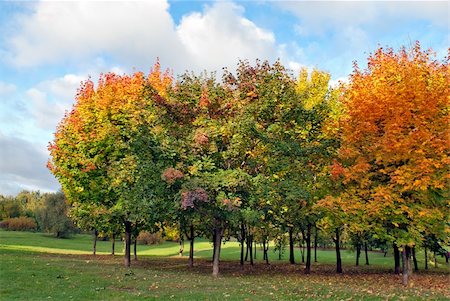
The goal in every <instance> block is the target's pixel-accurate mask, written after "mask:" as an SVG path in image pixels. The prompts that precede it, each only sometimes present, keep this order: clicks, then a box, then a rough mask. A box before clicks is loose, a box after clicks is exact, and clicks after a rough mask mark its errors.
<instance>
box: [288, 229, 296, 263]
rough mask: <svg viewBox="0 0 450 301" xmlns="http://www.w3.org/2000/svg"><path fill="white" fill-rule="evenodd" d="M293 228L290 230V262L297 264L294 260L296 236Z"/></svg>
mask: <svg viewBox="0 0 450 301" xmlns="http://www.w3.org/2000/svg"><path fill="white" fill-rule="evenodd" d="M292 232H293V230H292V228H289V262H290V263H291V264H295V259H294V235H293V233H292Z"/></svg>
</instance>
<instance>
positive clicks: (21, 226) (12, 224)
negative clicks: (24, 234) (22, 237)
mask: <svg viewBox="0 0 450 301" xmlns="http://www.w3.org/2000/svg"><path fill="white" fill-rule="evenodd" d="M0 228H3V229H6V230H12V231H36V229H37V224H36V221H35V220H34V219H33V218H30V217H25V216H20V217H14V218H8V219H6V220H4V221H2V222H0Z"/></svg>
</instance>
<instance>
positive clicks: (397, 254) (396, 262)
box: [393, 243, 400, 275]
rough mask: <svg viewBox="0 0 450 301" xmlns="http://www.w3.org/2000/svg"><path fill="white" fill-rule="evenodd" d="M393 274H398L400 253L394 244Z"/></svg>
mask: <svg viewBox="0 0 450 301" xmlns="http://www.w3.org/2000/svg"><path fill="white" fill-rule="evenodd" d="M393 247H394V273H395V274H397V275H398V274H400V252H399V250H398V247H397V245H396V244H395V243H394V244H393Z"/></svg>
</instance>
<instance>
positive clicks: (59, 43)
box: [2, 0, 277, 73]
mask: <svg viewBox="0 0 450 301" xmlns="http://www.w3.org/2000/svg"><path fill="white" fill-rule="evenodd" d="M168 9H169V4H168V3H167V1H166V0H155V1H131V2H125V1H120V2H99V1H74V2H48V1H41V2H38V3H36V4H35V6H34V8H33V11H32V13H31V14H28V15H20V16H18V17H17V18H16V24H9V26H10V27H11V30H10V31H11V32H13V33H14V35H12V36H10V37H9V38H7V39H6V43H5V45H4V46H3V48H4V49H3V51H2V52H4V53H5V55H6V59H7V61H8V62H9V63H10V64H12V65H13V66H16V67H32V66H41V65H46V64H73V65H77V66H80V65H82V66H84V67H85V69H86V68H90V66H89V65H88V64H89V63H87V62H90V63H93V64H94V65H97V66H100V67H102V69H103V70H104V69H106V68H111V66H108V64H109V63H110V62H111V61H114V62H116V63H118V64H119V65H121V66H126V68H125V70H126V71H130V70H132V68H137V69H141V70H142V69H144V70H148V69H149V67H150V66H152V65H153V63H154V62H155V60H156V58H157V57H159V58H160V60H161V62H162V64H163V65H166V64H167V65H169V66H170V67H172V68H173V69H174V70H175V72H176V73H179V72H183V71H184V70H187V69H188V70H192V69H194V71H203V70H204V69H208V70H210V71H214V70H216V69H219V70H220V68H222V67H224V66H235V65H236V63H237V60H238V59H239V58H241V59H249V60H250V61H252V60H254V59H256V58H261V59H274V58H275V57H276V54H277V53H276V45H275V44H276V43H275V37H274V34H273V33H272V32H270V31H267V30H265V29H262V28H260V27H258V26H256V25H255V24H254V23H253V22H251V21H250V20H248V19H247V18H245V17H244V16H243V14H244V8H243V7H241V6H239V5H236V4H234V3H233V2H222V1H219V2H214V3H212V4H211V5H207V6H205V7H204V10H203V11H202V12H195V13H191V14H189V15H186V16H184V17H183V18H182V20H181V22H180V24H179V25H178V26H177V25H176V24H175V23H174V21H173V19H172V17H171V15H170V14H169V12H168ZM13 28H18V29H19V30H18V31H17V30H16V31H14V30H13ZM83 70H84V69H83ZM119 70H121V71H122V70H124V69H122V68H120V69H119Z"/></svg>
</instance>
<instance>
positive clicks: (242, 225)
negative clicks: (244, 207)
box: [240, 222, 245, 269]
mask: <svg viewBox="0 0 450 301" xmlns="http://www.w3.org/2000/svg"><path fill="white" fill-rule="evenodd" d="M240 243H241V262H240V263H241V269H243V268H244V245H245V225H244V223H243V222H242V223H241V239H240Z"/></svg>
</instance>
